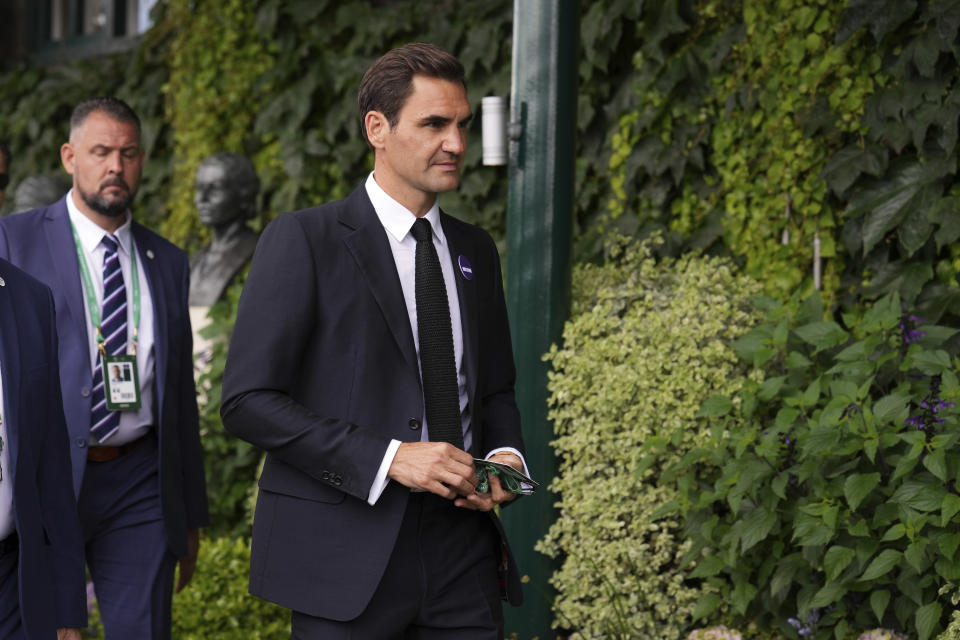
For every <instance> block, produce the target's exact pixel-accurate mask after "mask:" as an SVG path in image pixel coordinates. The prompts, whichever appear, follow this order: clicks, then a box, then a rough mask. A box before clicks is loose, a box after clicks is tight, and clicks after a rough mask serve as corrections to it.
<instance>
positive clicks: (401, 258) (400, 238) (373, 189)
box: [365, 173, 529, 505]
mask: <svg viewBox="0 0 960 640" xmlns="http://www.w3.org/2000/svg"><path fill="white" fill-rule="evenodd" d="M365 187H366V190H367V196H368V197H369V198H370V202H371V203H373V208H374V210H375V211H376V212H377V218H379V219H380V223H381V224H382V225H383V228H384V230H386V232H387V239H388V240H389V242H390V250H391V251H392V252H393V261H394V263H395V264H396V267H397V275H399V276H400V287H401V288H402V289H403V300H404V302H405V303H406V306H407V315H408V316H409V318H410V328H411V329H412V331H413V343H414V346H415V347H416V349H417V360H418V362H419V359H420V336H419V333H418V331H417V301H416V294H415V283H416V251H417V241H416V239H415V238H414V237H413V236H412V235H411V234H410V229H411V228H412V227H413V223H414V222H416V221H417V216H415V215H414V214H413V212H411V211H410V210H409V209H407V208H406V207H404V206H403V205H402V204H400V203H399V202H397V201H396V200H394V199H393V198H391V197H390V196H389V195H388V194H387V192H386V191H384V190H383V189H382V188H381V187H380V185H379V184H377V181H376V180H375V179H374V177H373V173H371V174H370V175H369V176H368V177H367V182H366V184H365ZM423 217H424V218H426V219H427V221H428V222H429V223H430V227H431V228H432V229H433V245H434V247H435V248H436V250H437V256H438V257H439V258H440V270H441V271H442V272H443V282H444V285H445V286H446V289H447V303H448V304H449V305H450V325H451V328H452V329H453V355H454V359H455V361H456V367H457V392H458V394H459V396H460V419H461V424H462V426H463V447H464V449H465V450H469V449H470V445H471V444H472V443H473V432H472V429H471V424H470V407H469V406H468V404H467V400H468V394H467V376H466V373H465V372H464V369H463V324H462V323H461V320H460V303H459V298H458V297H457V281H456V279H455V273H454V269H453V260H452V259H451V258H450V249H449V247H448V246H447V239H446V236H444V234H443V226H442V225H441V224H440V205H439V204H437V203H436V202H434V203H433V206H432V207H430V210H429V211H427V213H426V214H425V215H424V216H423ZM424 404H426V403H424ZM421 424H422V425H423V428H422V429H421V433H420V440H421V441H424V442H425V441H428V440H430V436H429V428H430V425H428V424H427V417H426V415H424V416H423V417H422V419H421ZM399 448H400V441H399V440H392V441H391V442H390V446H389V447H388V448H387V451H386V453H385V454H384V456H383V461H382V462H381V463H380V469H379V470H378V472H377V476H376V478H375V479H374V481H373V486H371V487H370V493H369V495H368V496H367V502H368V503H369V504H371V505H372V504H375V503H376V501H377V499H379V497H380V494H381V493H383V490H384V489H385V488H386V486H387V483H388V482H389V478H387V472H388V471H389V470H390V465H391V464H392V463H393V458H394V457H395V456H396V454H397V449H399ZM500 451H509V452H511V453H514V454H516V455H517V456H518V457H519V458H520V460H521V461H523V470H524V473H526V474H527V475H528V476H529V471H528V470H527V463H526V461H525V460H524V459H523V456H522V455H520V452H519V451H517V450H516V449H514V448H512V447H501V448H499V449H494V450H493V451H490V452H489V453H488V454H487V455H486V457H487V458H489V457H490V456H492V455H494V454H495V453H498V452H500Z"/></svg>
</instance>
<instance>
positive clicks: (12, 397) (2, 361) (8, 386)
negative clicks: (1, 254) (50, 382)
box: [0, 271, 22, 474]
mask: <svg viewBox="0 0 960 640" xmlns="http://www.w3.org/2000/svg"><path fill="white" fill-rule="evenodd" d="M0 275H6V274H3V273H2V271H0ZM12 288H13V285H12V284H5V286H3V287H0V374H2V375H3V422H4V424H5V427H6V428H5V431H6V433H7V439H6V441H5V442H4V446H8V447H9V450H8V451H9V453H10V470H13V469H16V467H17V465H16V460H17V450H18V447H19V442H18V435H19V434H18V433H17V429H16V428H15V425H17V424H18V420H17V418H18V416H17V411H18V407H19V402H18V400H19V398H20V375H19V373H20V371H21V370H22V364H21V362H20V343H19V341H18V340H17V338H16V337H17V336H18V335H20V334H19V332H18V330H17V318H16V315H15V311H14V305H15V304H16V301H15V296H14V295H13V292H12V291H11V289H12ZM3 471H4V473H6V472H7V471H8V470H7V469H4V470H3ZM11 474H12V471H11Z"/></svg>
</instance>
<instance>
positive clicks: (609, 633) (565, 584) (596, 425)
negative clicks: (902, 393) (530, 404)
mask: <svg viewBox="0 0 960 640" xmlns="http://www.w3.org/2000/svg"><path fill="white" fill-rule="evenodd" d="M755 291H757V285H756V284H755V283H754V282H752V281H751V280H748V279H746V278H743V277H740V276H738V275H736V273H735V272H734V271H733V270H732V269H731V267H730V266H729V265H728V264H727V263H726V262H725V261H723V260H720V259H716V258H704V257H699V256H685V257H683V258H680V259H678V260H672V259H665V260H663V261H660V262H658V261H656V260H655V259H654V258H653V257H652V256H651V247H650V243H649V242H648V243H643V244H639V245H637V244H625V243H624V242H622V241H619V242H616V243H614V244H613V246H612V248H611V249H610V257H609V259H608V260H607V262H606V263H605V264H604V265H602V266H591V265H586V266H581V267H578V268H577V269H576V270H575V272H574V309H573V314H572V317H571V320H570V321H569V322H568V323H567V325H566V328H565V330H564V345H563V347H553V348H552V349H551V351H550V353H549V354H548V355H547V358H548V359H549V360H550V362H551V363H552V365H553V371H552V373H551V375H550V391H551V394H552V395H551V399H550V404H551V407H552V409H551V412H550V417H551V418H552V419H553V420H554V422H555V430H556V434H557V439H556V440H555V441H554V443H553V444H554V446H555V448H556V451H557V455H558V457H559V458H560V460H561V462H560V466H559V476H558V477H557V478H555V479H554V481H553V483H552V485H551V488H552V490H553V491H555V492H557V493H558V494H559V495H560V496H561V499H560V502H559V507H560V517H559V518H558V520H557V521H556V523H554V525H553V526H552V527H551V528H550V530H549V532H548V535H547V536H546V538H545V539H543V540H542V541H541V542H540V543H539V545H538V549H539V550H540V551H542V552H544V553H546V554H548V555H550V556H552V557H557V558H561V559H562V566H561V567H560V569H559V571H558V572H557V573H556V574H555V575H554V577H553V579H552V583H553V584H554V585H555V586H556V588H557V590H558V597H557V600H556V602H555V604H554V609H555V614H556V617H557V620H558V622H559V623H560V624H561V625H563V626H569V627H571V628H574V629H577V630H580V631H581V632H582V633H583V635H584V637H598V636H600V635H602V636H604V637H618V638H656V639H657V640H663V639H665V638H679V637H681V635H682V634H683V632H684V631H685V630H687V629H688V628H689V627H690V625H691V623H692V620H693V610H694V605H695V603H696V601H697V599H698V598H699V597H700V596H701V595H702V589H701V588H700V587H699V585H698V584H697V581H695V580H694V581H690V580H688V579H687V576H686V575H685V574H684V572H683V571H682V566H681V564H680V562H679V561H680V558H681V556H683V555H684V553H685V552H686V550H687V548H688V546H689V543H688V542H687V541H686V539H685V536H684V535H683V532H682V524H681V522H680V519H679V517H675V518H667V519H662V520H659V521H655V519H654V515H655V513H656V511H657V510H659V509H660V508H661V507H663V506H664V505H665V504H667V503H669V502H670V501H671V500H673V499H674V497H675V495H676V490H675V489H673V488H670V487H669V486H667V485H664V484H662V483H660V482H659V477H660V474H661V472H662V470H663V468H664V466H665V465H666V464H667V463H668V462H670V461H673V460H675V459H676V458H677V457H678V456H681V455H683V454H684V453H685V452H686V451H687V450H689V449H690V448H692V447H694V446H697V445H699V444H702V443H703V442H704V441H705V439H706V438H707V429H706V424H705V423H704V421H703V420H699V419H697V418H696V416H695V414H696V412H697V410H698V409H699V407H700V404H701V403H702V402H703V400H704V399H705V398H706V397H708V396H711V395H714V394H717V393H732V392H733V391H735V390H736V389H738V388H739V387H740V386H741V385H742V384H743V382H744V378H743V376H742V374H741V369H742V367H740V366H738V365H737V364H736V356H735V354H734V353H733V351H732V350H731V349H730V347H729V346H727V343H728V342H729V341H731V340H733V339H734V338H736V337H737V336H739V335H741V334H742V333H743V332H744V331H745V330H746V329H747V328H748V327H749V326H750V324H751V323H752V321H753V316H752V315H751V312H750V311H749V310H748V309H749V305H748V304H747V296H749V295H750V294H751V293H752V292H755ZM650 442H656V443H658V450H657V451H656V452H651V453H648V454H644V453H643V452H642V446H643V444H644V443H650Z"/></svg>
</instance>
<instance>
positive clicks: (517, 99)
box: [503, 0, 579, 640]
mask: <svg viewBox="0 0 960 640" xmlns="http://www.w3.org/2000/svg"><path fill="white" fill-rule="evenodd" d="M578 12H579V3H577V2H575V1H573V0H514V8H513V15H514V18H513V19H514V22H513V82H512V89H511V91H512V100H511V122H512V125H511V129H512V131H511V144H510V165H509V167H510V185H509V202H508V208H507V255H506V260H507V306H508V308H509V312H510V320H511V326H512V334H513V348H514V356H515V359H516V363H517V389H516V392H517V403H518V405H519V407H520V414H521V416H522V418H523V435H524V440H525V443H526V457H527V464H528V466H529V467H530V471H531V473H533V474H534V477H535V478H537V479H539V480H540V481H541V482H542V485H541V489H540V490H539V491H538V492H537V494H536V495H534V496H532V497H528V498H523V500H522V502H521V503H519V504H517V505H515V506H513V507H510V508H508V509H505V510H504V511H503V521H504V524H505V526H506V528H507V531H508V535H509V538H510V544H511V547H512V548H513V551H514V554H515V556H516V559H517V563H518V565H519V567H520V572H521V574H522V575H526V576H529V578H530V580H529V582H527V583H526V584H525V585H524V598H525V602H524V604H523V606H521V607H518V608H513V607H507V608H506V611H505V615H506V631H507V637H510V634H516V637H517V638H518V639H519V640H533V639H535V638H536V639H538V640H548V639H549V638H553V637H555V635H556V634H555V633H554V632H553V631H551V629H550V626H551V621H552V615H551V611H550V607H551V603H552V601H553V591H552V589H551V588H550V585H549V583H548V581H549V579H550V576H551V575H552V574H553V570H554V563H553V562H552V561H551V560H550V559H549V558H547V557H546V556H544V555H542V554H540V553H538V552H536V551H534V545H535V544H536V542H537V541H538V540H539V539H541V538H542V537H543V536H544V535H545V534H546V533H547V529H548V528H549V527H550V525H551V524H552V523H553V521H554V520H555V518H556V513H555V509H554V507H553V503H554V502H555V501H556V497H555V496H554V495H553V494H551V493H550V492H548V491H547V490H546V487H545V485H546V484H547V483H549V482H550V480H551V478H553V476H554V475H555V473H556V469H557V464H556V460H555V458H554V455H553V451H552V449H551V448H550V444H549V443H550V440H551V439H552V438H553V428H552V425H551V423H550V421H549V420H547V395H548V394H547V371H548V368H547V365H546V364H545V363H544V362H543V360H542V357H543V354H544V353H546V351H547V350H548V349H549V348H550V345H551V344H552V343H554V342H559V340H560V338H561V335H562V331H563V323H564V321H565V320H566V319H567V314H568V313H569V297H570V293H569V292H570V244H571V232H572V226H573V225H572V219H573V216H572V210H573V181H574V133H575V127H576V104H577V64H576V60H577V56H576V50H577V30H578V26H577V25H578V18H579V13H578Z"/></svg>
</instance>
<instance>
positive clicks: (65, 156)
mask: <svg viewBox="0 0 960 640" xmlns="http://www.w3.org/2000/svg"><path fill="white" fill-rule="evenodd" d="M75 159H76V155H75V153H74V150H73V145H72V144H70V143H69V142H64V143H63V144H62V145H61V146H60V162H62V163H63V168H64V169H66V171H67V173H69V174H70V175H73V168H74V160H75Z"/></svg>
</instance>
